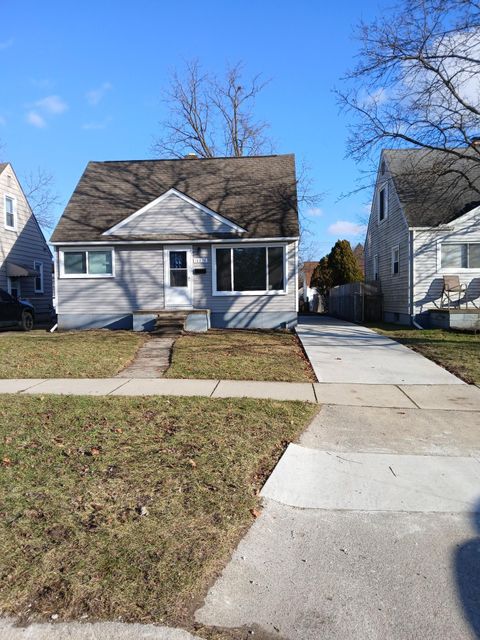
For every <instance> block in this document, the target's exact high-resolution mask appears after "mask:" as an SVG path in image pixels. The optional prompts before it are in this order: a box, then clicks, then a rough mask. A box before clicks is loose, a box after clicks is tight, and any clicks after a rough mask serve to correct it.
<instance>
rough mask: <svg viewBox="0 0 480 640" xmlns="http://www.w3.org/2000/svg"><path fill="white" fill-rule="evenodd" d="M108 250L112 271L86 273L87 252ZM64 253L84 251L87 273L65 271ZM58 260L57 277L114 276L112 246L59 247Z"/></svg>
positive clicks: (89, 277) (93, 277) (90, 277)
mask: <svg viewBox="0 0 480 640" xmlns="http://www.w3.org/2000/svg"><path fill="white" fill-rule="evenodd" d="M105 251H110V252H111V254H112V273H88V254H89V253H95V252H102V253H104V252H105ZM66 253H85V254H86V256H85V260H86V264H87V273H65V261H64V257H65V254H66ZM59 261H60V273H59V276H58V277H59V278H61V279H62V280H63V279H70V280H71V279H82V280H89V279H98V278H115V249H114V248H113V247H103V246H102V247H98V248H92V247H68V248H65V249H60V251H59Z"/></svg>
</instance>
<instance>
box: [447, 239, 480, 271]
mask: <svg viewBox="0 0 480 640" xmlns="http://www.w3.org/2000/svg"><path fill="white" fill-rule="evenodd" d="M440 268H441V269H442V270H446V271H458V270H459V269H480V242H442V243H441V245H440Z"/></svg>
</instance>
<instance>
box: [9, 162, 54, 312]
mask: <svg viewBox="0 0 480 640" xmlns="http://www.w3.org/2000/svg"><path fill="white" fill-rule="evenodd" d="M0 207H1V215H2V224H1V232H0V288H1V289H3V290H5V291H7V292H8V293H9V294H10V295H12V296H14V297H15V298H19V299H22V300H26V301H28V302H30V304H31V305H32V306H33V308H34V310H35V318H36V320H37V321H40V322H42V321H43V322H49V321H50V320H51V319H52V315H53V304H52V286H53V278H52V266H53V261H52V253H51V251H50V249H49V247H48V244H47V241H46V240H45V237H44V235H43V233H42V230H41V229H40V225H39V224H38V222H37V219H36V218H35V215H34V214H33V211H32V209H31V208H30V205H29V204H28V200H27V198H26V196H25V194H24V192H23V189H22V186H21V184H20V181H19V180H18V178H17V176H16V174H15V171H14V170H13V167H12V165H11V164H10V163H9V162H4V163H0Z"/></svg>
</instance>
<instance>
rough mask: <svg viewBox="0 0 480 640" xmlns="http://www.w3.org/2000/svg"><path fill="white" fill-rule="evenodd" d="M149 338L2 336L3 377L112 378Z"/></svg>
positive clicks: (96, 333) (123, 334) (124, 334)
mask: <svg viewBox="0 0 480 640" xmlns="http://www.w3.org/2000/svg"><path fill="white" fill-rule="evenodd" d="M146 339H147V336H145V335H142V334H140V333H136V332H134V331H108V330H91V331H68V332H64V333H63V332H59V333H49V332H48V331H39V330H38V331H30V332H28V333H23V332H20V331H18V332H14V331H11V332H8V333H4V334H0V378H108V377H112V376H115V375H116V374H117V373H119V372H120V371H121V370H122V369H123V368H124V367H125V366H126V365H127V364H129V363H130V362H131V360H133V358H134V356H135V353H136V351H137V349H138V348H139V347H140V346H141V345H142V344H143V343H144V342H145V340H146Z"/></svg>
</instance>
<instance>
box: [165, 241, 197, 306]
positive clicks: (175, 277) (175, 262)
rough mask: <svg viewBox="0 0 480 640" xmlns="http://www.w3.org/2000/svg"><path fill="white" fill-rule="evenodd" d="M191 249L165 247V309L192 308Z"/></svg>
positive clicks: (183, 246)
mask: <svg viewBox="0 0 480 640" xmlns="http://www.w3.org/2000/svg"><path fill="white" fill-rule="evenodd" d="M192 302H193V291H192V247H186V246H185V245H182V246H178V247H177V246H175V247H165V307H168V308H170V309H177V308H180V309H181V308H188V307H192Z"/></svg>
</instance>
